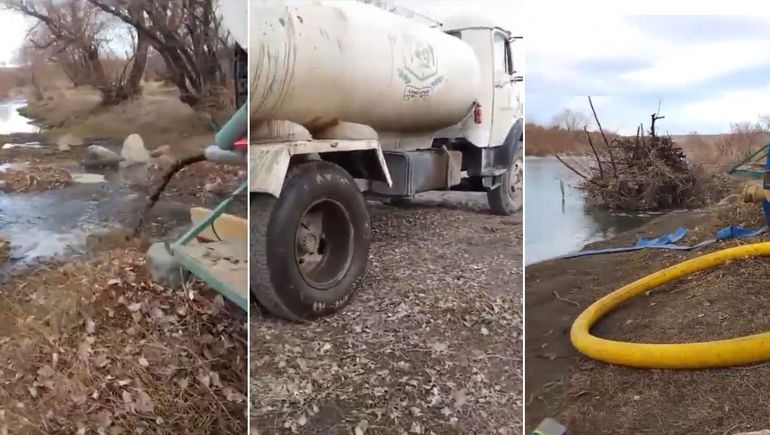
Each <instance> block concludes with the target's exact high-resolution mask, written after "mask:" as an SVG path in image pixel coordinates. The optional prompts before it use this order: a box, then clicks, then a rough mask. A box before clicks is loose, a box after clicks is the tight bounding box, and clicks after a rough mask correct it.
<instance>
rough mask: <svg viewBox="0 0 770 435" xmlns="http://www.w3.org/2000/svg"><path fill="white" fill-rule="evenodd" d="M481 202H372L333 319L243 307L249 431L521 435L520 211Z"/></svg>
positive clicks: (475, 198)
mask: <svg viewBox="0 0 770 435" xmlns="http://www.w3.org/2000/svg"><path fill="white" fill-rule="evenodd" d="M483 199H484V197H483V195H482V196H479V195H467V194H466V195H463V194H460V195H458V194H448V195H447V194H435V195H432V196H428V197H426V198H423V199H421V200H419V201H418V202H417V203H416V204H413V205H410V206H407V207H404V208H396V207H386V206H382V205H372V206H371V208H370V211H371V214H372V230H373V241H372V248H371V252H370V257H369V264H368V268H367V272H366V273H365V275H364V277H363V278H362V280H361V281H360V282H359V283H358V294H357V296H356V298H355V299H354V300H353V302H352V303H351V304H350V305H348V306H347V307H346V308H345V309H343V310H342V311H341V312H339V313H337V314H336V315H334V316H331V317H329V318H325V319H322V320H320V321H316V322H314V323H312V324H309V325H297V324H291V323H288V322H285V321H281V320H276V319H272V318H266V317H262V316H261V315H260V313H259V311H258V309H257V308H256V307H253V309H252V319H251V336H250V340H251V363H250V364H251V386H250V391H251V401H252V402H251V403H252V408H251V428H252V433H261V434H272V433H307V434H311V433H312V434H335V433H340V434H348V433H355V434H356V435H358V434H363V433H369V434H374V433H381V434H390V433H415V434H421V433H425V434H428V433H483V434H493V433H499V434H514V433H515V434H518V433H520V432H521V414H522V411H521V397H522V387H521V384H522V363H521V359H522V351H521V349H522V342H521V339H522V326H521V325H522V304H521V294H522V293H521V292H522V289H521V281H522V271H521V239H522V228H521V216H520V215H515V216H513V217H497V216H492V215H489V214H488V213H487V212H486V211H483V210H481V207H482V205H481V204H483Z"/></svg>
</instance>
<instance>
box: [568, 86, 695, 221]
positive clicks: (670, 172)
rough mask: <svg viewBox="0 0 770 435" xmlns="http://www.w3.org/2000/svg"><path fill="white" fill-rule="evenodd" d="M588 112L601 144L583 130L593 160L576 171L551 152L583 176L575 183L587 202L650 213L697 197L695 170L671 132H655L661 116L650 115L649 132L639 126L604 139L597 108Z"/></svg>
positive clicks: (677, 206) (679, 204) (601, 206)
mask: <svg viewBox="0 0 770 435" xmlns="http://www.w3.org/2000/svg"><path fill="white" fill-rule="evenodd" d="M589 102H590V97H589ZM591 109H592V110H593V103H591ZM593 113H594V119H595V120H596V123H597V125H598V126H599V131H600V133H601V137H602V139H603V146H596V145H595V144H594V142H593V140H592V138H591V135H590V134H589V133H588V131H587V129H586V135H587V137H588V143H589V146H590V148H591V152H592V156H591V157H593V161H592V164H591V165H589V166H588V168H584V169H583V170H582V171H581V170H578V169H576V168H575V167H574V166H573V165H571V164H569V163H567V162H565V161H564V159H562V158H561V157H559V156H556V158H558V159H559V161H561V162H562V163H563V164H564V165H565V166H566V167H567V168H569V169H570V170H572V171H573V172H575V173H576V174H577V175H579V176H580V177H581V178H582V181H581V183H580V185H579V187H580V188H581V189H582V190H583V191H584V192H585V193H586V196H587V202H588V204H589V206H592V207H597V208H604V209H609V210H618V211H652V210H667V209H672V208H682V207H687V206H689V205H690V204H691V203H692V202H694V201H696V200H698V195H699V193H698V177H697V175H696V174H697V171H696V169H695V168H694V167H693V166H692V165H690V164H689V163H688V161H687V157H686V156H685V153H684V151H683V150H682V149H681V148H679V147H678V146H677V145H676V144H675V143H674V141H673V140H672V139H671V137H670V136H668V135H665V136H660V135H658V134H657V132H656V131H655V122H656V121H658V120H660V119H663V118H664V117H663V116H659V115H658V114H657V113H653V114H652V115H651V124H650V130H649V131H648V132H645V131H644V128H643V126H639V128H638V129H637V133H636V135H635V136H632V137H622V136H621V137H616V138H613V139H612V140H608V139H607V136H606V135H605V134H604V131H603V130H602V127H601V123H600V122H599V118H598V117H597V116H596V111H595V110H594V112H593Z"/></svg>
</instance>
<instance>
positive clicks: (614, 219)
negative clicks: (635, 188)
mask: <svg viewBox="0 0 770 435" xmlns="http://www.w3.org/2000/svg"><path fill="white" fill-rule="evenodd" d="M524 170H525V182H526V187H525V189H524V195H525V200H526V202H525V204H526V206H525V211H524V213H525V232H526V239H525V240H526V246H525V248H526V262H527V264H532V263H537V262H539V261H543V260H547V259H549V258H553V257H557V256H559V255H563V254H566V253H569V252H573V251H577V250H579V249H581V248H582V247H583V246H585V245H586V244H588V243H592V242H596V241H600V240H605V239H608V238H610V237H612V236H614V235H615V234H617V233H619V232H623V231H627V230H630V229H633V228H636V227H638V226H641V225H642V224H643V223H645V222H647V221H648V220H649V219H651V218H652V217H653V216H652V215H650V214H614V213H609V212H606V211H591V212H589V211H586V209H585V200H584V198H583V194H582V192H580V191H579V190H578V189H576V188H575V185H576V184H577V182H578V181H579V178H578V176H577V175H575V174H574V173H573V172H571V171H570V170H569V169H567V168H566V167H564V165H562V164H561V163H560V162H559V161H558V160H556V159H555V158H553V157H527V159H526V162H525V169H524ZM560 182H561V183H560ZM562 184H563V187H564V195H563V196H562V189H561V186H562Z"/></svg>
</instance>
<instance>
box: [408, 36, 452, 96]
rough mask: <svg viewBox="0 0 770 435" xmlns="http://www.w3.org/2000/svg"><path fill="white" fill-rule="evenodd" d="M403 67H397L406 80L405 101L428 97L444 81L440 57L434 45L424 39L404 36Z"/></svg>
mask: <svg viewBox="0 0 770 435" xmlns="http://www.w3.org/2000/svg"><path fill="white" fill-rule="evenodd" d="M401 53H402V60H403V67H400V68H397V70H396V71H397V72H398V76H399V78H401V80H402V81H403V82H404V101H413V100H418V99H424V98H428V97H430V96H431V94H433V91H434V90H435V89H436V87H437V86H438V85H440V84H441V83H442V82H443V81H444V76H443V75H439V66H438V59H437V57H436V51H435V50H434V49H433V46H432V45H431V44H429V43H427V42H425V41H423V40H420V39H417V38H414V37H412V36H410V35H404V36H403V38H402V51H401Z"/></svg>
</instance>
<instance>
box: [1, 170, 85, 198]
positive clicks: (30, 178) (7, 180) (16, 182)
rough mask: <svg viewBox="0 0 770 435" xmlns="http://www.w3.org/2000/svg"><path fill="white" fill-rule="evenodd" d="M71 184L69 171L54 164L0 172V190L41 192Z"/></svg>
mask: <svg viewBox="0 0 770 435" xmlns="http://www.w3.org/2000/svg"><path fill="white" fill-rule="evenodd" d="M70 184H72V176H71V175H70V173H69V172H67V171H66V170H64V169H62V168H57V167H55V166H38V165H36V166H28V167H25V168H24V169H9V170H7V171H5V172H0V190H3V191H6V192H14V193H20V192H42V191H44V190H53V189H59V188H62V187H65V186H69V185H70Z"/></svg>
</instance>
